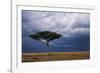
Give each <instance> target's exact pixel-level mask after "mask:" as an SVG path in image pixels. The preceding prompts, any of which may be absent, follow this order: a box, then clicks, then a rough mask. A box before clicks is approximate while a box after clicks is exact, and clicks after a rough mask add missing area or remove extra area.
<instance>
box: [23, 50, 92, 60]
mask: <svg viewBox="0 0 100 73" xmlns="http://www.w3.org/2000/svg"><path fill="white" fill-rule="evenodd" d="M89 58H90V52H89V51H80V52H51V53H50V55H48V52H47V53H22V62H39V61H57V60H82V59H89Z"/></svg>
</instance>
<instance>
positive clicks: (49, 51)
mask: <svg viewBox="0 0 100 73" xmlns="http://www.w3.org/2000/svg"><path fill="white" fill-rule="evenodd" d="M47 46H48V48H49V50H48V55H49V56H50V52H51V51H50V45H49V43H47Z"/></svg>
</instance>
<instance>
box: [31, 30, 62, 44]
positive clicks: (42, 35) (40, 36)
mask: <svg viewBox="0 0 100 73" xmlns="http://www.w3.org/2000/svg"><path fill="white" fill-rule="evenodd" d="M29 36H30V37H31V38H33V39H36V40H40V41H41V40H45V41H46V42H47V43H49V41H52V40H55V39H59V38H60V37H62V35H60V34H57V33H56V32H50V31H42V32H37V33H35V34H30V35H29Z"/></svg>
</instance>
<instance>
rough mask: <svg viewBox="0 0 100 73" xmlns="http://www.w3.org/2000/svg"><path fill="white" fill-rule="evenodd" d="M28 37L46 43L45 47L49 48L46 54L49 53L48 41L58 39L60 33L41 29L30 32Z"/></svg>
mask: <svg viewBox="0 0 100 73" xmlns="http://www.w3.org/2000/svg"><path fill="white" fill-rule="evenodd" d="M29 37H31V38H32V39H35V40H38V41H40V42H42V43H43V44H45V45H47V47H48V48H49V51H48V55H50V45H49V43H50V41H53V40H55V39H59V38H60V37H62V35H60V34H57V33H56V32H50V31H42V32H37V33H35V34H30V35H29Z"/></svg>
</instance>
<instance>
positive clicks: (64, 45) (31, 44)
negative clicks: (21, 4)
mask: <svg viewBox="0 0 100 73" xmlns="http://www.w3.org/2000/svg"><path fill="white" fill-rule="evenodd" d="M39 31H53V32H57V33H59V34H61V35H63V38H61V39H58V40H54V41H52V42H51V43H50V44H51V45H53V46H55V47H52V51H53V50H54V49H55V50H56V51H87V50H89V41H90V40H89V36H90V34H89V32H90V16H89V14H88V13H78V12H73V13H72V12H53V11H52V12H50V11H32V10H22V51H23V52H47V51H48V47H47V46H45V45H44V44H42V43H40V42H39V41H36V40H33V39H31V38H29V34H32V33H33V34H35V33H36V32H39Z"/></svg>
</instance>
